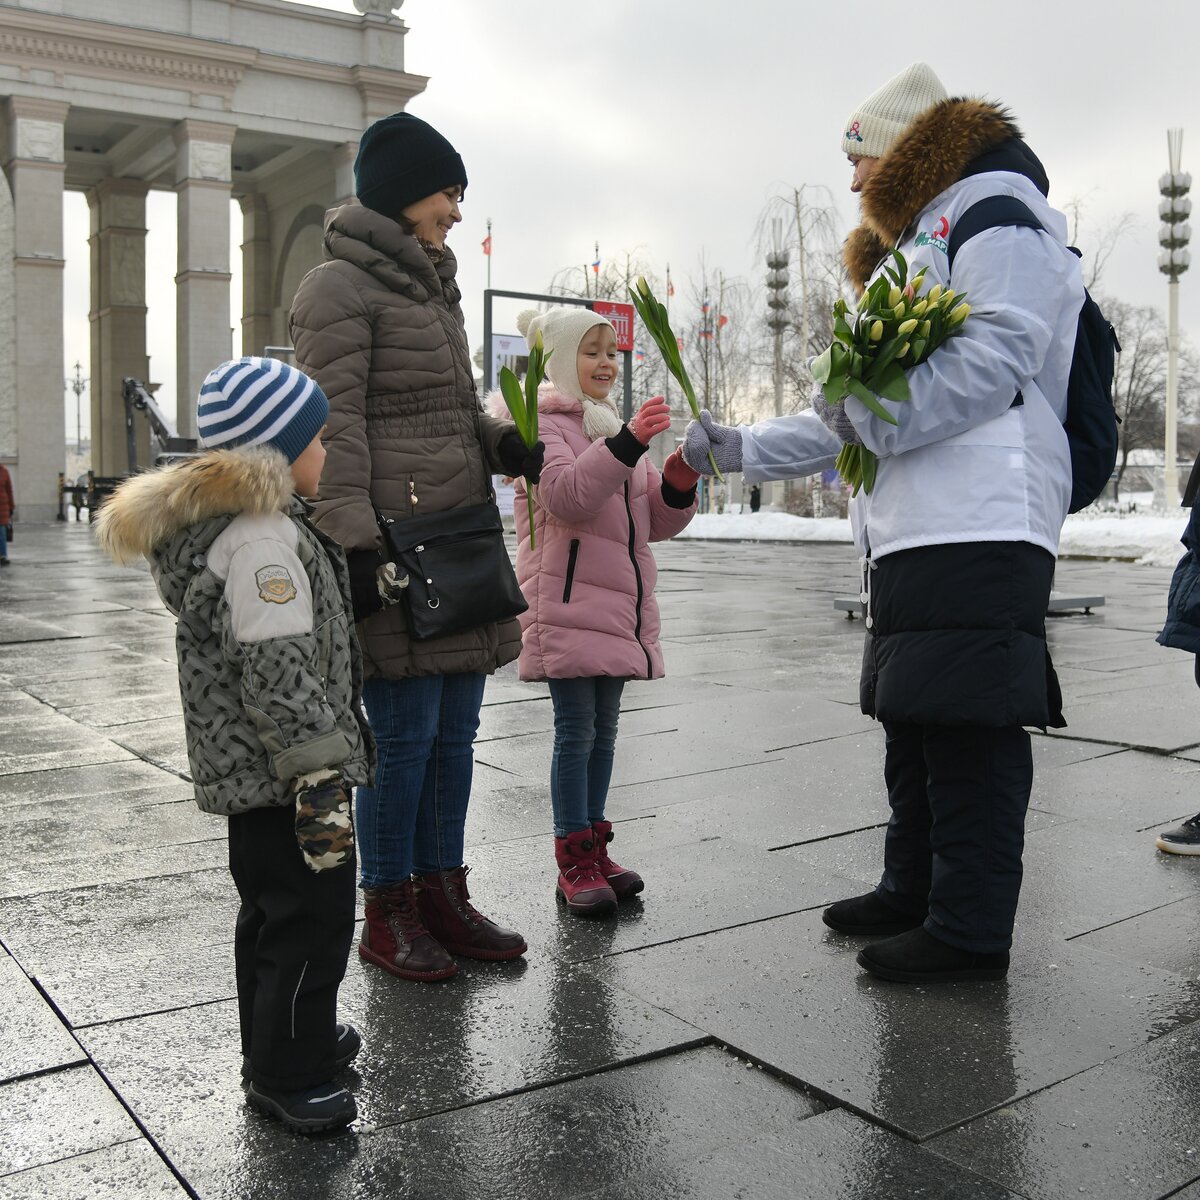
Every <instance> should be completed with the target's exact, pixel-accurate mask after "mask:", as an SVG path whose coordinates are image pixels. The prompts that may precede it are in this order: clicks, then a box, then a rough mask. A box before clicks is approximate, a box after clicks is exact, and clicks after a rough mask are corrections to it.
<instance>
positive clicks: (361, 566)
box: [346, 550, 383, 621]
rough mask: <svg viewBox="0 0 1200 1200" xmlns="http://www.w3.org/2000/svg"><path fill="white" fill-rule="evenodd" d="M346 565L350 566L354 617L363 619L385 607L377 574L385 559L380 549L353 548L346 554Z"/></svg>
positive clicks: (357, 619) (359, 619)
mask: <svg viewBox="0 0 1200 1200" xmlns="http://www.w3.org/2000/svg"><path fill="white" fill-rule="evenodd" d="M346 565H347V566H348V567H349V568H350V600H351V603H352V604H353V605H354V619H355V620H356V621H361V620H363V619H364V618H366V617H369V616H370V615H371V614H372V613H376V612H378V611H379V610H380V609H381V608H382V607H383V597H382V596H381V595H380V594H379V577H378V575H377V574H376V572H377V571H378V570H379V568H380V567H381V566H382V565H383V559H382V558H380V556H379V551H378V550H351V551H350V553H349V554H347V555H346Z"/></svg>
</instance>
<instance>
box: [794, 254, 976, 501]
mask: <svg viewBox="0 0 1200 1200" xmlns="http://www.w3.org/2000/svg"><path fill="white" fill-rule="evenodd" d="M892 258H893V259H894V260H895V265H896V266H895V270H893V269H892V268H891V267H885V268H884V272H883V274H882V275H880V276H879V278H878V279H876V280H875V282H874V283H873V284H871V286H870V287H869V288H868V289H867V290H866V291H865V292H864V293H863V295H862V298H861V299H860V300H859V302H858V307H857V309H855V310H854V311H851V310H850V307H849V305H847V303H846V301H845V300H838V301H837V303H836V304H835V305H834V306H833V337H834V340H833V343H832V345H830V346H829V347H828V348H827V349H826V350H825V351H824V353H822V354H820V355H819V356H818V357H817V358H816V359H814V360H813V364H812V375H813V378H814V379H815V380H816V381H817V382H818V383H819V384H821V386H822V388H823V390H824V392H825V399H826V401H827V402H828V403H830V404H840V403H842V401H843V400H844V399H845V398H846V397H847V396H855V397H857V398H858V399H859V400H861V401H862V402H863V404H865V405H866V406H867V408H869V409H870V410H871V412H872V413H874V414H875V416H877V417H878V418H879V419H880V420H881V421H887V422H888V424H889V425H895V424H897V421H896V418H895V417H894V416H892V414H891V413H890V412H888V410H887V409H886V408H884V406H883V405H882V404H880V403H879V400H878V397H880V396H882V397H883V398H884V399H885V400H897V401H900V400H907V399H908V398H909V390H908V380H907V379H906V378H905V375H904V373H905V372H906V371H907V370H908V369H909V368H911V367H915V366H916V365H917V364H918V363H922V362H924V361H925V360H926V359H927V358H928V357H929V356H930V355H931V354H932V353H933V352H934V351H935V350H936V349H937V348H938V347H939V346H940V345H941V344H942V343H943V342H944V341H945V340H946V339H947V338H948V337H951V336H952V335H953V334H955V333H957V332H958V331H959V330H960V329H961V328H962V324H963V322H964V321H965V320H966V319H967V316H968V314H969V313H970V311H971V306H970V305H969V304H967V303H966V296H965V295H960V294H958V293H956V292H953V291H951V290H950V289H949V288H943V287H942V286H941V285H940V284H935V285H934V286H933V287H931V288H930V289H929V291H928V292H926V293H925V294H924V295H922V294H921V287H922V285H923V284H924V282H925V272H924V271H921V272H920V273H919V274H918V275H917V276H916V277H915V278H914V279H913V280H912V281H911V282H909V281H908V263H907V262H906V261H905V258H904V255H902V254H901V253H900V251H899V250H893V251H892ZM876 464H877V460H876V457H875V454H874V453H873V452H872V451H870V450H868V449H867V447H866V446H860V445H852V444H851V443H849V442H847V443H846V444H845V445H844V446H843V447H842V450H841V453H840V454H839V455H838V459H837V469H838V472H839V474H840V475H841V477H842V478H843V479H844V480H845V481H846V483H847V484H848V485H849V486H850V487H851V488H853V494H854V495H856V496H857V495H858V489H859V488H860V487H861V488H863V489H864V490H865V491H866V492H867V493H868V494H869V493H870V491H871V489H872V488H873V487H874V486H875V469H876Z"/></svg>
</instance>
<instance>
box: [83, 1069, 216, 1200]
mask: <svg viewBox="0 0 1200 1200" xmlns="http://www.w3.org/2000/svg"><path fill="white" fill-rule="evenodd" d="M88 1061H89V1062H90V1063H91V1064H92V1069H93V1070H94V1071H95V1072H96V1074H97V1075H99V1076H100V1079H101V1082H103V1084H104V1086H105V1087H106V1088H108V1090H109V1091H110V1092H111V1093H112V1096H113V1099H115V1100H116V1102H117V1103H118V1104H119V1105H120V1106H121V1108H122V1109H123V1110H124V1111H125V1113H126V1115H127V1116H128V1117H129V1119H130V1120H131V1121H132V1122H133V1124H134V1127H135V1128H136V1129H137V1130H138V1132H139V1133H140V1134H141V1135H142V1140H143V1141H146V1142H148V1143H149V1144H150V1148H151V1149H152V1150H153V1151H154V1153H155V1154H157V1155H158V1157H159V1158H160V1159H162V1162H163V1165H164V1166H165V1167H166V1168H167V1170H168V1171H170V1172H171V1174H172V1175H174V1176H175V1179H176V1180H177V1181H178V1183H179V1186H180V1187H182V1188H183V1189H184V1191H185V1192H187V1194H188V1195H189V1196H190V1197H192V1200H203V1198H202V1197H201V1195H200V1193H199V1192H198V1191H196V1189H195V1188H194V1187H192V1185H191V1184H190V1183H189V1182H188V1180H187V1178H186V1177H185V1176H184V1174H183V1172H182V1171H180V1170H179V1168H178V1167H176V1165H175V1164H174V1163H173V1162H172V1161H171V1157H170V1155H168V1154H167V1152H166V1150H165V1149H164V1148H163V1147H162V1146H161V1145H159V1143H158V1140H157V1138H155V1137H154V1135H153V1134H152V1133H151V1132H150V1130H149V1129H148V1128H147V1127H146V1125H145V1123H144V1122H143V1121H142V1119H141V1117H139V1116H138V1115H137V1113H136V1112H135V1111H134V1109H133V1106H132V1105H131V1104H130V1103H129V1102H128V1101H127V1100H126V1099H125V1097H124V1096H122V1095H121V1093H120V1092H119V1091H118V1090H117V1086H116V1084H115V1083H113V1081H112V1080H111V1079H109V1077H108V1076H107V1075H106V1074H105V1073H104V1070H103V1069H102V1068H101V1066H100V1064H99V1063H98V1062H96V1060H95V1059H94V1058H92V1056H91V1055H90V1054H89V1055H88ZM134 1140H136V1139H133V1138H130V1139H129V1141H134Z"/></svg>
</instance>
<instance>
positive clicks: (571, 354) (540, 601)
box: [490, 306, 699, 915]
mask: <svg viewBox="0 0 1200 1200" xmlns="http://www.w3.org/2000/svg"><path fill="white" fill-rule="evenodd" d="M517 326H518V328H519V329H520V331H521V332H522V333H523V334H525V336H526V338H527V340H528V341H529V344H530V345H532V344H533V341H534V338H535V337H536V336H537V334H538V332H539V330H540V331H541V334H542V339H543V341H544V343H545V347H546V351H547V353H548V354H549V355H550V358H549V361H548V363H547V373H548V375H549V381H548V382H547V383H544V384H543V385H542V387H541V390H540V391H539V393H538V435H539V437H540V438H541V440H542V441H543V442H544V443H545V445H546V459H545V463H544V465H543V467H542V473H541V478H540V480H539V482H538V483H537V484H536V485H535V486H534V489H533V497H534V523H535V533H536V537H535V548H534V549H532V550H531V549H530V547H529V513H528V505H527V503H526V500H525V481H524V480H523V479H519V480H518V481H517V497H516V505H515V513H516V522H517V578H518V579H519V580H520V582H521V589H522V591H523V592H524V593H525V599H526V600H527V601H528V603H529V609H528V611H527V612H525V613H523V614H522V615H521V618H520V620H521V633H522V649H521V657H520V659H519V660H518V663H517V668H518V673H519V675H520V677H521V679H524V680H542V679H544V680H546V681H547V682H548V683H549V686H550V697H551V700H552V701H553V704H554V754H553V757H552V759H551V763H550V799H551V804H552V805H553V810H554V853H555V858H556V859H557V861H558V868H559V872H558V886H557V895H558V897H559V899H560V900H562V901H564V902H565V903H566V905H567V907H568V908H569V909H570V910H571V911H572V912H575V913H581V914H589V915H603V914H606V913H611V912H614V911H615V910H616V906H617V901H618V900H619V899H624V898H625V897H626V896H633V895H635V894H636V893H638V892H640V891H641V890H642V887H643V884H642V879H641V877H640V876H639V875H638V874H637V872H636V871H630V870H627V869H625V868H624V867H621V866H618V865H617V864H616V863H615V862H613V861H612V859H611V858H609V856H608V843H609V841H611V840H612V823H611V822H609V821H606V820H605V819H604V805H605V800H606V799H607V796H608V783H609V779H610V777H611V775H612V765H613V750H614V746H615V743H616V738H617V717H618V714H619V712H620V707H621V691H622V689H623V688H624V686H625V681H626V680H627V679H655V678H658V677H659V676H661V675H662V674H663V656H662V649H661V647H660V646H659V643H658V633H659V616H658V605H657V603H656V602H655V599H654V581H655V578H656V576H657V568H656V567H655V563H654V555H653V554H651V552H650V545H649V544H650V542H654V541H661V540H662V539H664V538H669V537H673V536H674V535H675V534H677V533H678V532H679V531H680V530H681V529H683V528H684V526H685V525H687V523H688V522H689V521H690V520H691V519H692V515H693V514H694V513H695V511H696V481H697V479H698V478H699V476H698V475H697V473H696V472H695V471H693V470H692V469H691V467H689V466H688V465H687V464H686V463H685V462H684V461H683V457H682V455H681V454H680V452H679V451H678V450H676V451H675V452H674V453H673V454H672V455H671V456H670V457H669V458H668V459H667V461H666V463H665V464H664V466H663V472H662V474H661V475H660V474H659V472H658V471H657V470H656V469H655V467H654V465H653V464H652V463H651V462H650V460H649V458H647V457H646V448H647V446H648V445H649V443H650V439H651V438H653V437H654V436H655V435H656V434H659V433H662V432H664V431H665V430H667V429H669V428H670V424H671V415H670V411H669V409H668V407H667V403H666V401H665V400H664V399H663V398H662V397H661V396H656V397H654V399H652V400H647V401H646V403H645V404H643V405H642V407H641V408H640V409H639V410H638V412H637V413H636V415H635V416H634V417H633V418H632V419H631V420H630V421H629V423H628V424H627V425H625V424H622V423H621V419H620V417H619V416H618V415H617V408H616V405H615V404H614V403H613V401H612V400H611V399H610V397H609V393H610V392H611V391H612V388H613V385H614V384H615V383H616V380H617V375H618V367H617V339H616V334H615V332H614V331H613V327H612V325H611V324H609V322H608V321H607V320H605V318H604V317H601V316H598V315H597V314H596V313H594V312H592V311H591V310H590V309H586V308H583V307H578V308H575V307H566V306H563V307H558V308H552V309H550V310H549V311H547V312H544V313H537V312H533V311H527V312H524V313H522V314H521V315H520V317H519V318H518V320H517ZM490 403H491V406H492V411H493V412H497V413H498V414H499V415H503V414H504V412H505V409H504V401H503V399H502V398H501V397H500V396H499V395H494V396H493V397H492V398H491V400H490Z"/></svg>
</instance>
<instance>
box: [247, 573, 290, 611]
mask: <svg viewBox="0 0 1200 1200" xmlns="http://www.w3.org/2000/svg"><path fill="white" fill-rule="evenodd" d="M254 582H255V583H257V584H258V595H259V598H260V599H262V600H265V601H266V602H267V603H268V604H286V603H287V602H288V601H289V600H295V598H296V585H295V584H294V583H293V582H292V577H291V575H290V574H289V573H288V569H287V567H279V566H270V567H261V568H260V569H259V570H257V571H255V572H254Z"/></svg>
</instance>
